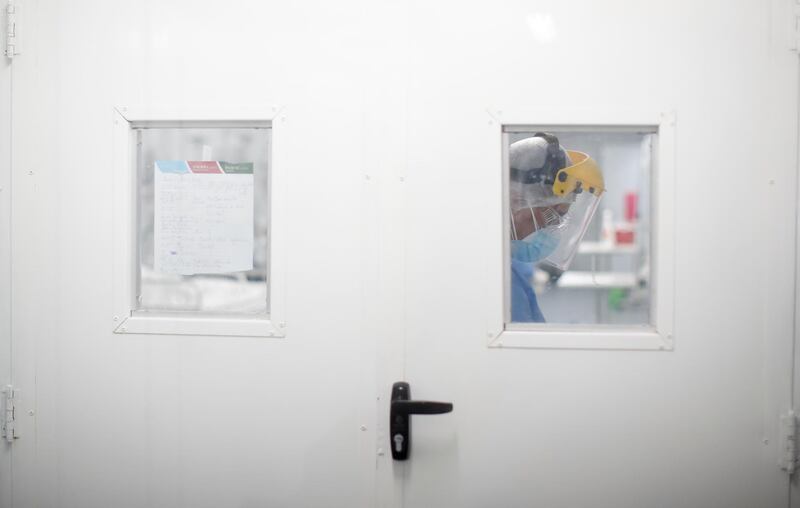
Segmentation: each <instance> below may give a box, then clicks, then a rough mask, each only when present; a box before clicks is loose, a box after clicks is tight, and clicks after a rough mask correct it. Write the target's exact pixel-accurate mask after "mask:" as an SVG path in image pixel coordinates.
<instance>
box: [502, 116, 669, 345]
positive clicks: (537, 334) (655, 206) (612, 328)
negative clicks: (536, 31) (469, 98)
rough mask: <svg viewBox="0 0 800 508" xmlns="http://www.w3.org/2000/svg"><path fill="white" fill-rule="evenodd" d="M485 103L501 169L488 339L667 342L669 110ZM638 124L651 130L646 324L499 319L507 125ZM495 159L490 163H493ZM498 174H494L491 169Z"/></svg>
mask: <svg viewBox="0 0 800 508" xmlns="http://www.w3.org/2000/svg"><path fill="white" fill-rule="evenodd" d="M505 111H506V112H505V113H504V112H501V111H500V110H491V109H490V110H489V114H490V121H489V122H488V126H489V131H490V132H491V137H492V139H493V140H494V142H493V144H494V148H493V149H492V152H493V154H494V155H493V159H494V160H495V161H497V160H499V161H501V164H500V166H499V167H500V168H501V174H500V175H499V176H500V178H498V179H497V180H498V181H497V182H496V183H495V184H494V185H493V187H494V188H497V189H498V190H499V191H500V192H498V193H497V194H498V195H496V196H495V198H494V199H490V200H489V201H490V211H489V214H490V215H489V216H490V217H498V216H499V217H501V220H499V221H494V220H492V221H490V231H489V235H490V236H489V238H501V239H502V241H501V242H499V245H498V242H493V243H494V244H495V245H494V246H492V247H490V254H489V256H488V261H489V267H488V269H489V286H490V287H489V289H490V290H489V291H487V298H491V299H492V301H490V302H487V308H488V309H490V310H489V316H488V319H489V330H488V333H487V336H488V338H489V340H488V344H487V345H488V346H489V347H491V348H523V349H620V350H661V351H670V350H673V349H674V331H673V330H674V312H675V310H674V307H675V306H674V296H675V289H674V281H675V252H674V250H675V249H674V238H675V114H674V113H673V112H666V113H656V114H649V115H648V114H644V115H643V114H633V115H625V114H620V113H616V112H609V113H605V114H604V113H596V114H591V113H589V114H587V113H585V112H583V113H563V112H562V113H549V114H545V113H542V112H523V111H516V112H514V111H512V112H511V113H510V114H509V113H508V110H505ZM547 129H550V130H560V131H565V130H581V129H583V130H596V131H605V132H613V131H615V130H616V131H620V130H622V131H625V132H630V131H634V130H641V131H645V132H648V133H653V134H655V140H654V141H655V142H654V144H653V161H652V171H653V174H652V175H651V196H652V224H651V231H652V233H651V234H652V237H651V248H652V261H651V266H652V268H651V270H652V272H651V274H652V285H651V323H650V324H649V325H624V326H623V325H568V324H556V323H554V324H548V323H530V324H527V323H507V316H508V315H507V312H508V310H507V309H509V302H508V298H509V290H508V287H507V283H508V281H509V280H510V262H509V259H510V253H509V251H508V249H509V243H508V241H507V239H508V238H509V225H508V224H509V216H508V214H509V212H508V153H507V152H508V147H507V134H508V133H509V132H527V131H532V130H547ZM495 164H496V163H495ZM492 174H493V175H495V176H498V175H497V173H492Z"/></svg>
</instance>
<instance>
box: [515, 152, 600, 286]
mask: <svg viewBox="0 0 800 508" xmlns="http://www.w3.org/2000/svg"><path fill="white" fill-rule="evenodd" d="M567 155H568V157H569V160H567V161H566V164H567V165H566V167H564V168H563V169H560V170H558V171H556V172H555V175H554V177H553V178H552V179H550V178H546V177H545V178H542V180H541V181H537V182H535V183H532V182H530V180H531V179H530V178H521V179H517V181H515V180H514V178H513V174H512V181H511V182H510V190H511V203H510V204H511V210H510V211H511V240H512V256H513V257H514V258H515V259H518V260H520V261H527V262H539V263H544V264H547V265H550V266H552V267H553V268H555V269H557V270H558V271H561V272H564V271H566V270H567V268H568V267H569V264H570V263H571V262H572V259H573V258H574V257H575V254H576V253H577V251H578V245H579V244H580V242H581V239H582V238H583V236H584V234H585V233H586V230H587V228H588V227H589V223H590V222H591V220H592V217H593V216H594V214H595V212H596V211H597V206H598V204H599V203H600V198H601V197H602V194H603V191H604V190H605V187H604V183H603V176H602V173H601V172H600V169H599V168H598V167H597V164H596V163H595V162H594V160H592V159H591V157H589V156H588V155H586V154H585V153H582V152H576V151H570V150H568V151H567ZM513 171H514V170H513V169H512V173H513ZM520 180H521V181H520Z"/></svg>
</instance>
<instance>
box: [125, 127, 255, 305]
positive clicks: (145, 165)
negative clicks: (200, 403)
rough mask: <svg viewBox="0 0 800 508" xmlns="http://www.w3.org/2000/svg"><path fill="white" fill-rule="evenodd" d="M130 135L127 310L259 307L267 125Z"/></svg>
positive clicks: (160, 129)
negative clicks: (133, 267) (133, 225)
mask: <svg viewBox="0 0 800 508" xmlns="http://www.w3.org/2000/svg"><path fill="white" fill-rule="evenodd" d="M134 135H135V136H136V147H137V149H136V173H137V219H138V220H137V238H138V242H137V244H138V245H137V247H138V248H137V254H138V263H137V265H138V271H137V295H136V313H148V312H180V313H194V314H208V313H225V314H231V313H232V314H261V315H264V314H267V311H268V291H267V286H268V282H269V281H268V259H267V255H268V242H269V228H268V225H269V160H268V154H269V142H270V129H269V128H266V127H208V128H203V127H196V126H195V127H188V128H186V127H177V126H157V125H155V126H145V127H137V128H135V129H134Z"/></svg>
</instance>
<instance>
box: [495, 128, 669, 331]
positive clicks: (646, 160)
mask: <svg viewBox="0 0 800 508" xmlns="http://www.w3.org/2000/svg"><path fill="white" fill-rule="evenodd" d="M654 137H655V134H654V133H653V132H642V131H641V130H635V129H630V130H628V131H625V130H623V129H613V130H612V129H598V130H596V131H592V130H588V129H587V130H580V131H579V130H564V131H561V132H559V131H554V130H552V129H551V130H547V131H545V130H542V131H539V130H538V129H530V131H526V132H523V131H521V130H520V129H515V130H514V131H513V132H507V134H506V136H505V139H506V142H507V143H508V151H507V153H508V161H507V168H508V203H509V210H508V213H509V231H510V235H509V242H510V243H509V253H510V259H509V264H510V270H509V274H510V280H509V286H508V287H509V307H510V308H509V309H508V317H509V319H510V322H512V323H545V322H547V323H557V324H616V325H619V324H632V325H645V324H649V323H650V301H651V294H650V287H651V283H650V258H649V256H650V213H649V210H650V173H651V166H650V164H651V150H652V144H653V138H654Z"/></svg>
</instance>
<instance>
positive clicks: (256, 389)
mask: <svg viewBox="0 0 800 508" xmlns="http://www.w3.org/2000/svg"><path fill="white" fill-rule="evenodd" d="M25 3H26V5H25V7H26V9H27V10H28V11H29V12H30V13H32V16H34V19H35V21H36V23H35V32H34V33H33V34H31V35H29V37H30V38H31V39H33V40H34V41H35V45H34V44H31V45H29V46H28V48H27V49H28V50H29V51H28V52H26V53H27V54H28V56H29V58H28V59H27V60H24V61H23V60H20V64H21V67H20V68H19V74H17V75H15V80H16V81H15V84H16V85H17V86H18V87H19V88H20V90H21V92H20V94H19V96H15V101H16V102H15V106H16V108H17V111H18V113H19V115H20V118H24V119H25V122H24V123H20V124H18V126H17V127H18V131H17V132H18V136H19V137H18V138H17V140H16V145H15V150H16V151H15V157H16V159H15V163H16V167H17V168H19V172H20V174H21V175H24V176H22V177H20V178H19V180H16V181H15V184H16V187H15V189H14V190H15V192H16V195H17V196H20V199H19V200H18V201H16V202H15V210H14V220H15V231H16V235H15V252H16V253H17V255H16V256H15V288H17V291H16V294H15V298H16V301H17V304H16V305H15V308H14V312H15V316H14V317H15V320H14V323H15V341H16V342H18V343H19V344H21V345H22V346H21V347H22V349H21V351H20V353H19V356H18V358H17V360H18V364H19V365H20V366H21V367H22V369H23V372H22V373H21V376H20V377H19V383H20V384H21V385H23V387H24V388H23V389H24V391H25V392H26V393H34V390H35V394H36V398H35V400H28V401H26V402H27V403H28V405H26V406H25V409H26V410H27V409H28V408H30V409H31V410H35V411H36V416H35V417H30V418H29V421H26V422H24V423H23V429H22V431H23V436H24V437H23V439H21V440H20V441H27V442H29V443H33V442H36V448H35V450H34V449H31V450H28V453H27V454H25V457H24V459H25V460H26V462H25V463H24V464H23V463H19V464H15V465H17V466H19V468H18V470H19V471H20V472H21V473H20V477H19V478H18V479H17V483H16V485H15V487H16V490H15V496H16V501H15V506H34V505H37V506H81V507H90V506H97V507H101V506H120V507H121V506H131V507H140V506H187V507H188V506H192V507H199V506H321V505H325V506H341V507H350V506H366V505H369V504H371V498H372V495H373V489H374V487H373V485H374V482H373V480H372V479H371V478H372V474H373V473H372V471H373V469H374V459H373V456H374V455H373V454H374V449H373V446H372V443H373V442H374V435H373V434H372V432H374V425H373V422H374V418H375V411H374V396H373V390H372V385H373V380H374V372H373V365H374V356H373V353H372V352H370V351H369V350H367V349H365V348H364V344H363V343H362V339H363V337H364V335H363V334H362V333H361V328H362V318H363V313H362V310H361V309H362V306H363V302H364V298H365V292H364V287H363V283H362V278H361V276H360V273H361V269H362V259H361V258H360V257H358V256H357V255H354V253H358V252H359V250H358V246H359V245H360V244H361V242H362V238H363V233H362V231H361V230H360V229H359V228H357V227H352V225H353V224H357V223H358V222H359V221H361V217H362V215H363V214H362V209H363V206H364V204H363V202H362V189H361V186H362V184H363V174H364V170H363V161H362V159H361V149H360V148H361V146H362V145H361V142H362V141H361V134H360V133H362V132H363V130H364V125H363V123H362V116H361V115H360V113H359V111H360V110H359V104H360V103H361V101H362V100H363V93H362V87H363V86H364V83H363V82H362V80H361V79H360V78H359V75H358V74H354V73H352V72H351V70H352V69H353V68H354V67H356V65H357V63H358V62H361V61H363V60H365V59H366V57H365V56H364V55H363V53H365V52H366V51H368V50H369V48H368V47H366V46H364V45H363V44H361V40H360V39H359V38H357V37H356V38H352V39H351V38H350V37H349V36H348V35H347V34H349V33H351V32H353V33H358V32H357V31H356V30H355V28H356V27H357V26H358V25H359V24H360V16H361V15H362V14H361V9H360V8H361V6H360V5H357V4H351V5H350V6H344V7H342V6H336V8H334V6H332V5H329V4H326V3H324V2H320V3H319V4H318V5H316V6H311V5H308V4H304V5H302V6H301V5H299V4H297V5H294V4H291V5H290V4H280V5H278V4H272V5H267V4H254V3H244V2H240V3H232V4H220V3H219V2H206V3H203V2H199V3H198V2H183V3H181V2H169V3H163V2H145V3H138V2H130V3H125V2H115V3H108V2H82V3H78V4H72V5H71V6H70V7H69V8H66V6H64V5H61V4H59V3H58V2H49V1H41V2H33V1H32V2H25ZM309 9H311V10H312V11H315V12H316V13H317V15H315V16H311V17H310V16H308V12H309ZM77 26H80V27H81V28H79V29H78V28H76V27H77ZM32 29H33V28H32ZM308 40H311V41H312V43H310V44H309V43H307V42H306V41H308ZM273 105H278V106H279V107H280V108H281V114H280V117H279V118H278V119H277V120H276V121H280V122H282V123H281V132H282V136H281V138H282V142H283V143H284V145H283V146H281V147H280V150H282V151H283V153H287V152H288V153H290V154H291V155H290V156H289V157H287V158H286V159H287V162H286V163H285V165H284V167H282V168H280V170H281V171H282V174H281V175H282V177H284V178H286V179H287V180H288V181H287V182H286V185H285V186H283V188H284V189H286V192H287V195H285V196H280V198H281V199H283V202H285V203H287V209H286V210H285V212H286V213H285V214H283V217H284V219H283V220H286V221H287V223H285V224H281V227H282V231H286V232H287V233H286V234H285V235H283V236H284V237H285V238H284V241H285V242H286V245H285V246H284V249H285V250H286V253H287V258H288V259H287V262H286V264H287V265H288V267H287V268H286V273H284V274H282V275H284V277H285V279H286V281H287V282H286V296H285V300H286V302H287V308H286V324H287V326H286V334H285V335H286V336H285V338H280V339H268V338H242V337H192V336H185V337H177V336H161V335H130V334H129V335H119V334H112V327H111V320H110V319H111V316H112V315H113V313H114V310H113V308H112V301H111V298H110V297H111V291H112V288H113V287H114V283H115V281H114V280H113V279H112V277H113V275H112V274H113V273H114V271H113V267H112V257H113V256H112V239H113V238H114V237H115V235H114V233H115V231H113V230H112V227H113V222H112V210H114V205H115V203H114V202H113V197H112V193H111V189H112V171H114V170H116V169H117V168H115V167H113V166H112V165H111V164H110V161H111V160H112V155H113V154H112V132H113V131H112V128H113V126H112V112H113V108H114V107H120V106H129V107H131V108H134V107H137V108H140V109H142V110H154V109H158V110H165V109H167V110H170V111H173V112H176V113H175V114H176V118H177V119H180V118H182V117H191V116H192V115H193V114H196V112H197V111H200V112H203V111H220V110H221V111H223V112H224V111H230V110H236V109H237V108H238V109H242V108H245V109H246V108H247V107H248V106H249V107H256V108H262V107H264V106H267V107H271V106H273ZM230 119H231V120H235V119H236V118H230ZM284 119H285V121H284ZM28 170H30V171H31V172H32V173H31V174H30V175H27V171H28ZM365 387H366V388H365ZM34 421H35V423H34ZM362 427H363V430H362ZM367 444H369V446H367Z"/></svg>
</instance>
